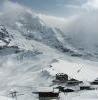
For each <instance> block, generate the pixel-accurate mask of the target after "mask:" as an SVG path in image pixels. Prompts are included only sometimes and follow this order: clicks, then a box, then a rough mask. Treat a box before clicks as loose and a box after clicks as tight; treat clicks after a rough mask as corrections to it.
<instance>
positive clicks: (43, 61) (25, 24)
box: [0, 5, 98, 100]
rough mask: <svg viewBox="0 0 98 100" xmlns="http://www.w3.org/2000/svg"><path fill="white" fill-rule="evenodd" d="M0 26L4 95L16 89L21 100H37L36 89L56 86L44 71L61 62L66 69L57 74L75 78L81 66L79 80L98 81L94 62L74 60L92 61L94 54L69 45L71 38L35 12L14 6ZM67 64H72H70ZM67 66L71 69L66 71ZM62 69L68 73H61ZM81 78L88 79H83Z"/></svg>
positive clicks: (1, 89)
mask: <svg viewBox="0 0 98 100" xmlns="http://www.w3.org/2000/svg"><path fill="white" fill-rule="evenodd" d="M8 8H9V7H8ZM12 8H13V9H12ZM0 24H1V26H0V58H2V59H0V95H6V96H9V95H8V94H9V92H10V90H11V89H13V88H15V90H17V91H19V93H24V94H25V95H24V96H22V97H20V98H19V99H20V100H32V99H33V98H34V96H32V91H34V89H35V88H36V87H42V86H50V85H51V84H52V79H53V76H52V75H50V74H49V73H47V70H46V71H44V68H45V69H47V68H48V67H49V65H51V63H53V62H55V61H56V60H57V59H63V60H65V61H64V64H63V65H62V63H58V64H57V65H56V67H54V70H56V72H58V71H61V72H62V71H64V73H66V72H67V73H69V74H74V73H72V69H73V70H74V69H75V72H76V71H77V70H78V68H80V67H81V66H80V65H84V67H83V70H82V71H81V73H80V75H79V76H77V78H78V79H82V80H84V79H85V80H86V79H89V78H88V75H90V76H91V78H92V79H95V78H96V77H97V74H95V75H94V76H92V74H93V73H97V70H98V69H97V68H96V66H97V65H98V63H96V66H95V65H93V64H92V66H93V67H91V66H89V65H88V63H90V61H86V62H87V64H84V60H82V61H81V60H80V59H79V58H78V59H77V58H73V57H74V56H75V57H76V56H77V57H81V56H82V57H84V58H86V59H89V58H90V57H92V55H90V54H91V53H89V54H88V56H87V53H86V52H85V51H84V49H85V48H82V47H81V48H80V49H81V50H78V49H77V48H76V47H75V46H74V45H72V44H71V43H70V42H69V40H70V39H71V37H70V36H68V35H66V34H65V33H63V32H62V31H61V30H60V29H58V28H51V27H50V26H48V25H46V24H45V23H44V21H43V20H42V19H40V18H39V17H38V15H37V14H36V13H34V12H32V10H28V9H27V8H25V7H21V6H20V5H18V7H16V5H14V6H12V7H11V9H8V10H7V11H4V12H3V13H1V14H0ZM73 41H74V40H72V41H71V42H72V43H73ZM69 55H71V56H69ZM72 56H73V57H72ZM92 59H95V58H94V57H92ZM66 60H69V63H68V62H67V61H66ZM77 60H79V61H80V62H81V63H80V62H79V63H80V65H79V67H77V64H76V63H77V62H76V61H77ZM91 63H92V62H91ZM66 64H67V65H68V67H70V68H69V69H68V70H66V71H65V69H67V67H66ZM72 65H74V66H75V67H73V66H72ZM60 66H61V68H62V69H64V70H61V68H60ZM86 66H87V68H86ZM91 69H92V70H91ZM85 71H87V72H88V73H87V72H85ZM84 73H85V74H84ZM81 74H84V75H87V77H84V78H83V77H80V76H81ZM33 100H36V98H34V99H33ZM69 100H70V99H69Z"/></svg>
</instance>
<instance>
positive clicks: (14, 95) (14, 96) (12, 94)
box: [10, 91, 24, 100]
mask: <svg viewBox="0 0 98 100" xmlns="http://www.w3.org/2000/svg"><path fill="white" fill-rule="evenodd" d="M10 95H11V97H12V99H13V100H18V99H17V97H18V96H21V95H24V94H18V92H17V91H12V92H10Z"/></svg>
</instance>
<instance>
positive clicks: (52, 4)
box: [0, 0, 88, 17]
mask: <svg viewBox="0 0 98 100" xmlns="http://www.w3.org/2000/svg"><path fill="white" fill-rule="evenodd" d="M2 1H7V0H0V2H2ZM10 1H13V2H18V3H19V4H22V5H25V6H28V7H30V8H32V9H33V10H35V11H37V12H41V13H45V14H50V15H54V16H60V17H62V16H68V15H71V14H75V13H78V12H80V10H81V9H80V8H78V7H79V6H81V5H83V4H85V3H86V2H87V1H88V0H10Z"/></svg>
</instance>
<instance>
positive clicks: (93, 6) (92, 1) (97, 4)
mask: <svg viewBox="0 0 98 100" xmlns="http://www.w3.org/2000/svg"><path fill="white" fill-rule="evenodd" d="M82 8H85V9H87V10H89V11H90V10H98V0H88V1H87V2H86V3H85V4H83V5H82Z"/></svg>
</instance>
